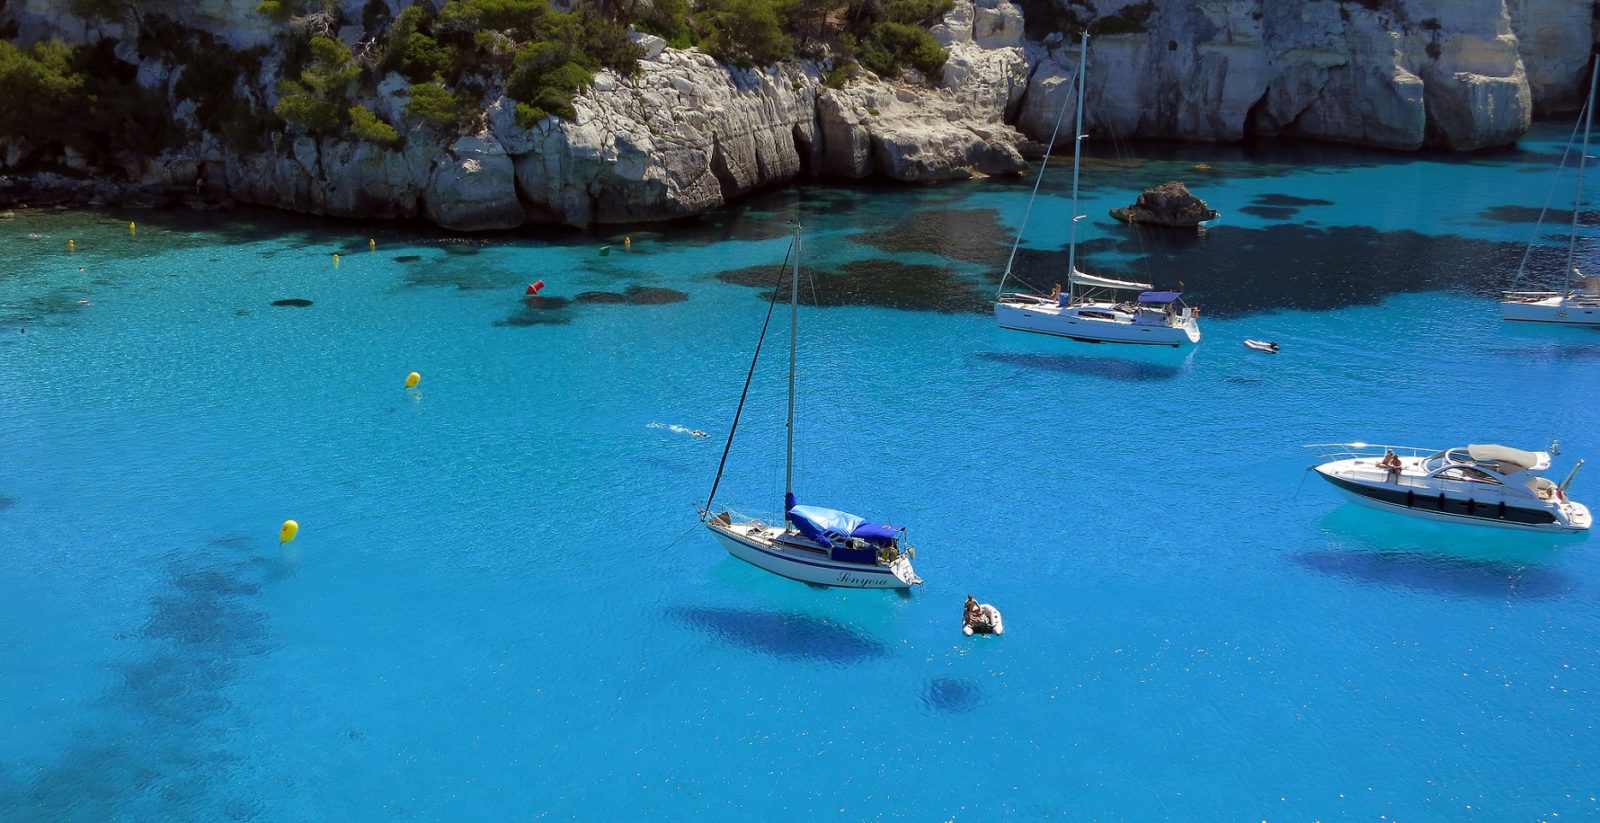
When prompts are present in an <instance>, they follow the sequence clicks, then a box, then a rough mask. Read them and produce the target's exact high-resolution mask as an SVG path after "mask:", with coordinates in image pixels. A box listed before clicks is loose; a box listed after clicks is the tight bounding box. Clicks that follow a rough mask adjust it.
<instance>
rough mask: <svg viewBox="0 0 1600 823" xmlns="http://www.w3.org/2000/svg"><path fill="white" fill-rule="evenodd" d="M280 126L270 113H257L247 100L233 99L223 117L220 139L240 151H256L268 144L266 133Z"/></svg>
mask: <svg viewBox="0 0 1600 823" xmlns="http://www.w3.org/2000/svg"><path fill="white" fill-rule="evenodd" d="M281 128H282V123H280V122H279V121H278V120H277V119H276V118H275V117H273V116H272V115H271V114H259V113H257V112H256V110H255V109H254V108H253V107H252V106H251V105H250V101H248V100H237V99H236V100H234V101H233V103H232V105H230V106H229V107H228V111H227V114H226V115H225V116H224V117H223V120H222V126H221V132H222V139H223V140H225V141H227V143H228V145H230V146H232V147H233V148H234V149H236V150H238V151H241V152H258V151H262V150H263V149H265V148H266V147H267V146H268V140H267V135H268V134H270V133H272V132H275V131H278V130H279V129H281Z"/></svg>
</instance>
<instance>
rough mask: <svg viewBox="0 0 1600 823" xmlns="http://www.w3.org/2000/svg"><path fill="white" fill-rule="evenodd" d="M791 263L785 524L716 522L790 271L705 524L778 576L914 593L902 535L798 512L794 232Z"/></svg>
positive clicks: (823, 513) (835, 514)
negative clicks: (724, 475)
mask: <svg viewBox="0 0 1600 823" xmlns="http://www.w3.org/2000/svg"><path fill="white" fill-rule="evenodd" d="M790 255H791V258H792V260H793V262H794V267H793V269H792V276H791V277H790V284H789V417H788V448H787V456H786V459H785V472H784V474H785V480H784V494H783V509H784V523H783V524H782V525H778V524H774V523H767V522H766V521H763V520H761V519H759V518H752V517H745V516H741V515H739V514H737V513H736V512H734V511H733V510H731V509H728V508H726V507H724V508H723V509H722V510H721V511H719V512H717V513H716V514H712V506H713V504H714V503H715V502H716V498H717V487H718V486H719V485H721V483H722V470H723V468H724V467H725V466H726V465H727V462H728V451H729V450H730V449H731V448H732V447H733V436H734V433H735V432H736V431H737V430H738V428H739V418H740V416H741V415H742V414H743V413H744V401H745V398H746V397H748V396H749V392H750V381H751V379H752V378H753V377H754V376H755V370H756V363H757V361H758V360H760V358H761V347H762V344H763V343H764V342H765V341H766V336H767V328H768V327H769V326H770V325H771V323H772V314H773V309H774V308H775V307H776V305H777V301H778V293H779V287H780V286H781V285H782V275H783V272H784V270H785V269H788V266H783V267H780V269H779V276H778V282H777V283H774V284H773V293H772V300H771V302H770V303H769V304H768V305H767V319H766V322H765V323H764V324H763V325H762V326H761V336H760V337H759V338H758V339H757V341H756V351H755V355H754V356H753V357H752V358H751V360H750V370H749V372H748V374H746V376H745V384H744V393H743V394H741V395H740V397H739V406H738V410H737V411H735V412H734V416H733V426H732V427H731V428H730V429H729V430H728V442H727V445H726V446H724V447H723V450H722V462H721V463H720V464H719V465H718V466H717V477H716V480H714V481H712V484H711V494H710V496H709V497H707V498H706V505H705V508H703V509H701V510H700V517H701V520H702V521H703V522H704V523H705V524H706V528H708V529H710V530H711V533H712V534H713V535H715V536H716V538H717V540H718V541H719V542H721V543H722V545H723V547H724V548H726V549H727V550H728V553H729V554H731V555H733V556H734V557H737V558H739V559H740V560H743V561H746V562H748V563H750V564H752V565H755V566H758V567H760V568H763V569H766V570H767V571H769V572H772V573H774V574H780V575H783V576H784V577H788V578H792V579H795V580H801V581H804V582H806V583H816V584H820V585H824V586H842V587H845V588H854V589H906V588H910V587H911V586H915V585H918V584H920V583H922V578H920V577H918V576H917V573H916V570H915V569H913V568H912V567H911V560H912V558H914V557H915V556H916V549H914V548H913V547H912V546H911V544H910V543H909V542H908V541H907V539H906V532H905V529H903V528H901V527H899V526H894V525H890V524H887V523H879V522H869V521H867V520H866V518H863V517H860V516H857V515H854V514H850V513H849V512H843V511H839V510H837V509H828V508H823V507H821V506H802V505H798V503H797V502H796V500H795V495H794V420H795V416H794V406H795V379H794V375H795V356H796V349H797V345H798V338H799V335H798V327H797V323H798V321H799V299H800V291H799V290H800V227H799V226H796V227H795V234H794V243H793V245H792V246H791V247H790ZM786 262H787V261H786Z"/></svg>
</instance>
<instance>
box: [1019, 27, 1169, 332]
mask: <svg viewBox="0 0 1600 823" xmlns="http://www.w3.org/2000/svg"><path fill="white" fill-rule="evenodd" d="M1088 60H1089V35H1088V34H1087V33H1085V34H1084V35H1083V39H1082V41H1081V43H1080V46H1079V56H1078V114H1077V124H1076V125H1075V126H1074V130H1073V134H1074V135H1075V137H1074V139H1073V141H1072V230H1071V242H1070V243H1069V245H1068V246H1067V290H1066V291H1065V292H1062V291H1061V288H1060V286H1057V287H1056V290H1055V292H1054V293H1052V294H1050V295H1042V294H1030V293H1025V292H1011V293H1007V292H1006V290H1005V288H1006V281H1007V280H1008V279H1010V277H1011V265H1012V263H1013V262H1015V261H1016V257H1017V247H1018V246H1019V245H1021V243H1022V232H1021V230H1019V231H1018V232H1017V240H1016V243H1015V244H1013V245H1012V247H1011V259H1010V260H1007V261H1006V270H1005V273H1004V274H1003V275H1001V277H1000V291H999V294H997V295H996V297H995V303H994V316H995V319H996V320H998V321H999V323H1000V328H1002V329H1010V330H1012V331H1024V332H1032V333H1034V334H1048V335H1053V336H1056V337H1066V338H1071V339H1073V340H1082V341H1085V342H1090V343H1135V344H1142V345H1147V346H1173V347H1179V346H1190V345H1193V344H1195V343H1198V342H1200V320H1199V314H1200V312H1199V310H1198V309H1195V308H1191V307H1189V306H1187V305H1185V304H1184V303H1183V300H1182V292H1178V291H1154V290H1152V288H1151V286H1150V284H1149V283H1135V282H1132V281H1128V280H1113V279H1112V278H1109V277H1099V276H1096V275H1092V274H1085V273H1083V272H1081V271H1078V221H1079V220H1082V219H1083V218H1084V217H1085V215H1082V214H1079V213H1078V176H1079V171H1080V169H1081V167H1082V165H1083V139H1084V138H1085V137H1087V136H1088V135H1086V134H1084V133H1083V93H1084V85H1085V84H1084V75H1085V71H1086V69H1087V64H1088ZM1066 111H1067V110H1066V107H1065V106H1063V107H1062V109H1061V114H1060V115H1058V116H1057V119H1056V131H1057V132H1059V131H1060V130H1061V117H1063V116H1065V115H1066ZM1050 148H1051V149H1053V148H1055V134H1051V136H1050ZM1049 157H1050V155H1049V150H1046V152H1045V163H1049ZM1043 180H1044V167H1042V166H1041V167H1040V169H1039V181H1040V182H1042V181H1043ZM1038 196H1039V183H1038V182H1035V183H1034V187H1033V198H1030V199H1029V200H1028V212H1029V213H1032V211H1033V199H1034V198H1037V197H1038ZM1022 228H1024V229H1025V228H1027V217H1026V216H1024V218H1023V224H1022Z"/></svg>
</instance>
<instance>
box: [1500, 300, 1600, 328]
mask: <svg viewBox="0 0 1600 823" xmlns="http://www.w3.org/2000/svg"><path fill="white" fill-rule="evenodd" d="M1500 314H1501V316H1502V317H1504V318H1505V319H1506V320H1509V321H1514V322H1521V323H1555V324H1560V325H1565V326H1600V300H1595V299H1581V300H1577V299H1572V298H1562V297H1561V296H1560V295H1551V296H1549V297H1546V298H1544V299H1541V300H1505V301H1502V302H1501V303H1500Z"/></svg>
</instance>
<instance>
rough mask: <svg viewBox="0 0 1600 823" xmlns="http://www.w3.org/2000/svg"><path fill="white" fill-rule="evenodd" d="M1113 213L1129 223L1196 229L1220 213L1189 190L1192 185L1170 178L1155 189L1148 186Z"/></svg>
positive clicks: (1112, 211) (1113, 215) (1113, 210)
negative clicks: (1136, 197) (1129, 203)
mask: <svg viewBox="0 0 1600 823" xmlns="http://www.w3.org/2000/svg"><path fill="white" fill-rule="evenodd" d="M1111 216H1112V217H1115V218H1117V219H1118V220H1121V221H1123V222H1125V223H1150V224H1152V225H1157V226H1172V227H1175V228H1194V227H1195V226H1198V225H1200V224H1201V223H1204V222H1205V221H1207V220H1214V219H1216V216H1217V212H1216V210H1215V209H1213V208H1211V207H1210V206H1208V205H1206V201H1204V200H1201V199H1200V198H1198V197H1195V196H1194V195H1193V194H1191V193H1189V187H1188V186H1185V185H1184V184H1182V183H1180V182H1178V181H1177V180H1169V181H1167V182H1165V183H1162V184H1161V185H1159V186H1156V187H1155V188H1153V189H1146V190H1145V191H1144V193H1142V194H1140V195H1139V199H1138V200H1136V201H1135V202H1134V204H1133V205H1131V206H1128V207H1127V208H1123V209H1112V210H1111Z"/></svg>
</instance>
